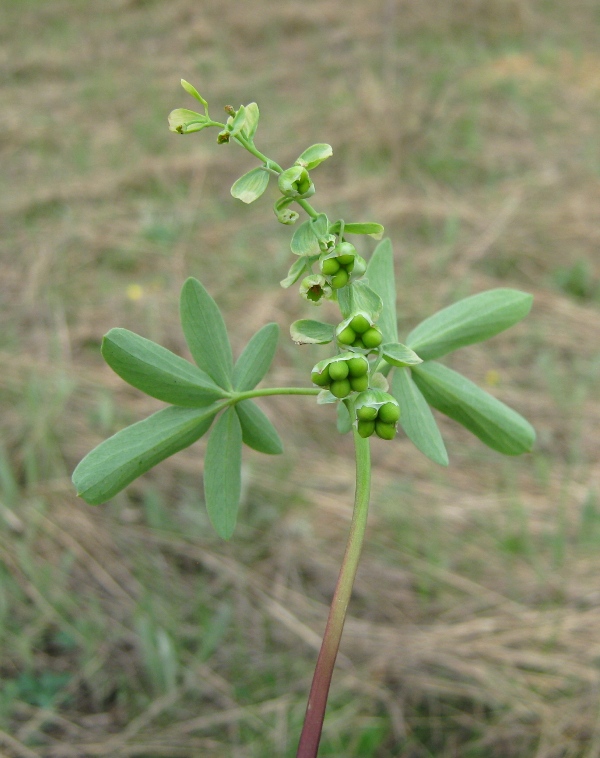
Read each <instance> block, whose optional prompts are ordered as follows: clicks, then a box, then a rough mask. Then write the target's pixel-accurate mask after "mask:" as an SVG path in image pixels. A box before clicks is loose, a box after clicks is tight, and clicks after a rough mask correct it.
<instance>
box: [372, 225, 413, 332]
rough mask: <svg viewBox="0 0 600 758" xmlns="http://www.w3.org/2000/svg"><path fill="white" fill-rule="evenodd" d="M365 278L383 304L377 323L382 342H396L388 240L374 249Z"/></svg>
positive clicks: (394, 289) (394, 305) (391, 259)
mask: <svg viewBox="0 0 600 758" xmlns="http://www.w3.org/2000/svg"><path fill="white" fill-rule="evenodd" d="M366 277H367V279H368V281H369V287H371V289H372V290H374V291H375V292H376V293H377V294H378V295H379V297H380V298H381V300H382V302H383V310H382V312H381V317H380V319H379V322H378V326H379V328H380V329H381V331H382V332H383V340H384V342H398V324H397V317H396V279H395V277H394V254H393V252H392V243H391V242H390V240H389V239H385V240H383V241H382V242H380V243H379V244H378V245H377V247H376V248H375V250H374V252H373V255H372V256H371V260H370V261H369V264H368V266H367V272H366ZM411 347H412V346H411Z"/></svg>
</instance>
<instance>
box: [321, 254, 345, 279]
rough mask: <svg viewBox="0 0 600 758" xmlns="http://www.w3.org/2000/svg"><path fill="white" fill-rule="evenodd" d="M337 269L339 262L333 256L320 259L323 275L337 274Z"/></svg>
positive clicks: (338, 268)
mask: <svg viewBox="0 0 600 758" xmlns="http://www.w3.org/2000/svg"><path fill="white" fill-rule="evenodd" d="M339 270H340V264H339V263H338V262H337V261H336V259H335V258H326V259H325V260H324V261H321V273H323V274H324V275H325V276H333V275H334V274H337V272H338V271H339Z"/></svg>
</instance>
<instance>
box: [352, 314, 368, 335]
mask: <svg viewBox="0 0 600 758" xmlns="http://www.w3.org/2000/svg"><path fill="white" fill-rule="evenodd" d="M350 326H351V328H352V329H354V331H355V332H356V333H357V334H364V333H365V332H366V331H367V329H369V328H370V327H371V322H370V321H369V319H368V318H367V317H366V316H365V315H364V314H362V313H357V314H356V316H354V317H353V318H352V320H351V321H350Z"/></svg>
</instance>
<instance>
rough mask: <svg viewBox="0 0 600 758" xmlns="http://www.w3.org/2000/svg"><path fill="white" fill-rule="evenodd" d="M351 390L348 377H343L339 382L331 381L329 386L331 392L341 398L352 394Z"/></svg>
mask: <svg viewBox="0 0 600 758" xmlns="http://www.w3.org/2000/svg"><path fill="white" fill-rule="evenodd" d="M351 390H352V388H351V387H350V382H349V381H348V380H347V379H341V380H340V381H339V382H331V385H330V387H329V391H330V392H331V394H332V395H335V397H339V398H342V397H346V396H347V395H349V394H350V392H351Z"/></svg>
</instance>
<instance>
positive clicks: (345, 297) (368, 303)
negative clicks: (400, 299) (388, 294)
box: [337, 279, 397, 341]
mask: <svg viewBox="0 0 600 758" xmlns="http://www.w3.org/2000/svg"><path fill="white" fill-rule="evenodd" d="M337 296H338V304H339V306H340V310H341V312H342V316H343V317H344V318H349V317H350V316H352V314H353V313H356V312H357V311H361V312H364V313H368V314H369V315H370V316H371V317H372V318H373V321H377V319H378V318H379V316H380V314H381V312H382V308H383V302H382V300H381V297H380V296H379V295H378V294H377V292H375V290H374V289H372V288H371V287H369V285H368V284H367V283H366V282H365V281H364V280H363V279H358V280H357V281H356V282H351V283H350V284H348V285H347V286H346V287H342V289H339V290H337ZM384 338H385V335H384ZM396 341H397V340H396Z"/></svg>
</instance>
